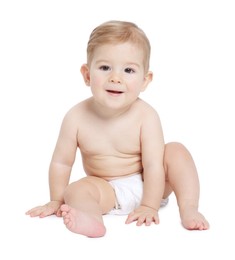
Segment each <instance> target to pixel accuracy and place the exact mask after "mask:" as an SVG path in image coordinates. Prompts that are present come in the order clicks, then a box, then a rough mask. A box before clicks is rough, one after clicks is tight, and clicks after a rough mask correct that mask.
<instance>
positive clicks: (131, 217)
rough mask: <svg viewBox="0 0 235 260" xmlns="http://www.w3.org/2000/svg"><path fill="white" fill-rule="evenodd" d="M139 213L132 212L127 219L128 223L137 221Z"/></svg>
mask: <svg viewBox="0 0 235 260" xmlns="http://www.w3.org/2000/svg"><path fill="white" fill-rule="evenodd" d="M138 217H139V216H138V215H137V214H135V212H132V213H130V214H129V215H128V217H127V219H126V222H125V223H126V224H130V223H132V222H134V221H136V220H137V219H138Z"/></svg>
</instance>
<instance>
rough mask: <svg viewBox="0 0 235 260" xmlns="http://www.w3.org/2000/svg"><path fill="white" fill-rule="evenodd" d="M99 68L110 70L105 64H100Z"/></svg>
mask: <svg viewBox="0 0 235 260" xmlns="http://www.w3.org/2000/svg"><path fill="white" fill-rule="evenodd" d="M100 70H104V71H107V70H110V67H109V66H107V65H102V66H100Z"/></svg>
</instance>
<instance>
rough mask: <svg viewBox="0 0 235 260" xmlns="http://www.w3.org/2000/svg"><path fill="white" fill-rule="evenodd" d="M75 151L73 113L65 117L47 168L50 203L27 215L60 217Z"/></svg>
mask: <svg viewBox="0 0 235 260" xmlns="http://www.w3.org/2000/svg"><path fill="white" fill-rule="evenodd" d="M76 150H77V124H76V115H75V111H74V110H71V111H69V113H67V115H66V116H65V118H64V120H63V122H62V125H61V129H60V134H59V137H58V140H57V144H56V147H55V150H54V153H53V156H52V160H51V163H50V168H49V186H50V202H49V203H47V204H45V205H43V206H38V207H35V208H33V209H31V210H29V211H28V212H26V214H27V215H30V216H32V217H36V216H39V217H46V216H49V215H52V214H56V215H57V216H60V215H61V212H60V206H61V205H62V204H63V203H64V191H65V189H66V187H67V185H68V183H69V179H70V174H71V170H72V166H73V163H74V160H75V156H76Z"/></svg>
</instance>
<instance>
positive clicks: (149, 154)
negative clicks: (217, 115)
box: [26, 21, 209, 237]
mask: <svg viewBox="0 0 235 260" xmlns="http://www.w3.org/2000/svg"><path fill="white" fill-rule="evenodd" d="M149 60H150V43H149V40H148V38H147V37H146V35H145V33H144V32H143V31H142V30H141V29H140V28H139V27H138V26H137V25H135V24H133V23H131V22H126V21H108V22H105V23H103V24H101V25H100V26H98V27H97V28H95V29H94V30H93V32H92V33H91V35H90V39H89V42H88V47H87V63H86V64H83V65H82V66H81V74H82V76H83V78H84V82H85V84H86V85H87V86H89V87H90V88H91V92H92V96H91V97H90V98H88V99H86V100H84V101H82V102H80V103H78V104H76V105H75V106H74V107H72V108H71V109H70V110H69V111H68V112H67V114H66V115H65V117H64V119H63V122H62V125H61V130H60V134H59V137H58V140H57V144H56V147H55V150H54V153H53V156H52V159H51V163H50V168H49V185H50V202H48V203H47V204H45V205H43V206H38V207H36V208H33V209H31V210H29V211H28V212H26V214H28V215H30V216H31V217H35V216H39V217H46V216H49V215H52V214H56V215H57V216H62V217H63V220H64V224H65V225H66V227H67V228H68V229H69V230H70V231H72V232H75V233H78V234H82V235H85V236H88V237H101V236H104V235H105V233H106V228H105V225H104V222H103V217H102V216H103V215H104V214H126V215H128V216H127V219H126V223H127V224H128V223H131V222H133V221H136V223H137V225H138V226H139V225H142V224H143V223H144V224H145V225H147V226H148V225H150V224H151V223H152V222H153V223H156V224H158V223H159V214H158V211H159V208H160V207H161V206H163V205H165V204H166V203H167V201H168V197H169V195H170V194H171V192H172V191H173V192H174V193H175V195H176V198H177V203H178V206H179V213H180V217H181V221H182V225H183V226H184V227H185V228H186V229H189V230H192V229H196V230H205V229H208V228H209V224H208V222H207V220H206V219H205V218H204V216H203V215H202V214H201V213H200V212H199V211H198V207H199V205H198V203H199V180H198V174H197V170H196V167H195V164H194V161H193V159H192V156H191V155H190V153H189V151H188V150H187V149H186V148H185V147H184V146H183V145H182V144H180V143H168V144H165V143H164V137H163V132H162V127H161V122H160V119H159V116H158V113H157V112H156V110H155V109H154V108H153V107H151V106H150V105H149V104H147V103H146V102H145V101H143V100H142V99H140V98H139V94H140V93H141V92H142V91H144V90H145V89H146V88H147V86H148V84H149V83H150V82H151V81H152V77H153V73H152V72H151V71H149ZM77 148H79V149H80V152H81V155H82V161H83V167H84V170H85V172H86V175H87V176H86V177H84V178H81V179H79V180H78V181H75V182H73V183H70V182H69V180H70V174H71V170H72V167H73V164H74V161H75V156H76V151H77Z"/></svg>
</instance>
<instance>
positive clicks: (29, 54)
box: [0, 0, 235, 260]
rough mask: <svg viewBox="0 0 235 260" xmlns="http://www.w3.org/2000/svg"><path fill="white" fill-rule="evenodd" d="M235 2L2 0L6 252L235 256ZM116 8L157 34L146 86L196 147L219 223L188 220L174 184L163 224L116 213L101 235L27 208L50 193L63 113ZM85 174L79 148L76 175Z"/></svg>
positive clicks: (207, 202) (1, 208) (169, 126)
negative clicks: (183, 219)
mask: <svg viewBox="0 0 235 260" xmlns="http://www.w3.org/2000/svg"><path fill="white" fill-rule="evenodd" d="M234 14H235V7H234V1H232V0H231V1H229V0H221V1H219V0H214V1H209V0H204V1H202V0H198V1H190V0H185V1H183V0H178V1H176V0H168V1H158V0H156V1H150V0H142V1H126V0H119V1H107V0H99V1H95V0H94V1H91V0H87V1H59V0H57V1H51V0H47V1H44V0H41V1H33V0H31V1H25V0H23V1H11V0H5V1H4V0H3V1H0V122H1V125H0V173H1V174H0V184H1V188H0V196H1V204H0V237H1V241H2V242H1V251H0V254H4V255H5V256H4V259H13V256H14V257H17V258H18V259H21V258H22V259H49V258H53V259H56V258H57V259H62V258H73V259H81V258H82V259H94V258H95V257H96V259H128V258H130V257H132V258H138V257H143V258H144V257H149V258H150V257H151V258H153V259H158V258H159V257H160V258H161V259H172V258H174V259H212V258H213V257H218V259H226V260H228V259H233V260H234V258H235V251H234V248H233V247H234V241H233V237H234V232H235V228H234V217H235V213H234V199H235V192H234V173H235V167H234V156H235V153H234V147H235V138H234V132H235V124H234V114H235V113H234V111H235V104H234V87H235V47H234V46H235V15H234ZM112 19H118V20H128V21H132V22H135V23H136V24H137V25H139V26H140V27H141V28H142V29H143V30H144V31H145V32H146V34H147V36H148V37H149V39H150V42H151V45H152V56H151V68H150V69H151V70H152V71H153V72H154V80H153V82H152V83H151V85H150V86H149V88H148V89H147V90H146V91H145V92H144V93H143V94H141V97H142V98H143V99H144V100H146V101H147V102H149V103H150V104H151V105H152V106H154V107H155V108H156V110H157V111H158V112H159V114H160V117H161V120H162V125H163V129H164V133H165V140H166V142H169V141H179V142H182V143H184V144H185V145H186V146H187V147H188V149H189V150H190V151H191V153H192V155H193V157H194V160H195V162H196V165H197V168H198V172H199V178H200V181H201V201H200V209H201V211H202V212H203V213H204V214H205V216H206V217H207V218H208V220H209V221H210V224H211V229H210V230H209V231H205V232H198V231H196V232H195V231H193V232H190V231H186V230H184V229H183V228H182V227H181V225H180V220H179V216H178V212H177V206H176V201H175V198H174V196H171V198H170V204H169V205H168V206H167V207H166V208H165V209H163V210H162V211H161V212H160V218H161V224H160V225H158V226H153V225H152V226H151V227H140V228H137V227H136V226H135V224H132V225H128V226H127V225H125V224H124V220H125V218H123V217H114V218H113V217H108V216H106V217H105V223H106V225H107V229H108V232H107V235H106V236H105V237H104V238H100V239H89V238H86V237H81V236H79V235H75V234H72V233H71V232H69V231H67V230H66V229H65V228H64V225H63V224H62V219H57V218H55V217H50V218H46V219H31V218H29V217H28V216H25V215H24V212H25V211H26V210H28V209H30V208H31V207H33V206H37V205H39V204H43V203H46V202H47V201H48V199H49V193H48V177H47V173H48V166H49V162H50V159H51V155H52V152H53V149H54V145H55V142H56V139H57V136H58V132H59V128H60V124H61V120H62V118H63V116H64V114H65V113H66V112H67V110H68V109H69V108H70V107H71V106H73V105H74V104H76V103H77V102H79V101H81V100H83V99H84V98H87V97H89V96H90V90H89V88H87V87H86V86H85V85H84V83H83V79H82V77H81V75H80V71H79V70H80V66H81V65H82V64H83V63H85V62H86V44H87V41H88V38H89V35H90V33H91V31H92V30H93V29H94V27H96V26H97V25H99V24H100V23H102V22H104V21H107V20H112ZM83 175H84V173H83V171H82V166H81V160H80V157H79V154H78V157H77V161H76V164H75V166H74V170H73V175H72V178H74V179H77V178H80V177H82V176H83ZM81 255H82V256H81ZM1 258H2V257H1ZM138 259H139V258H138ZM144 259H147V258H144Z"/></svg>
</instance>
